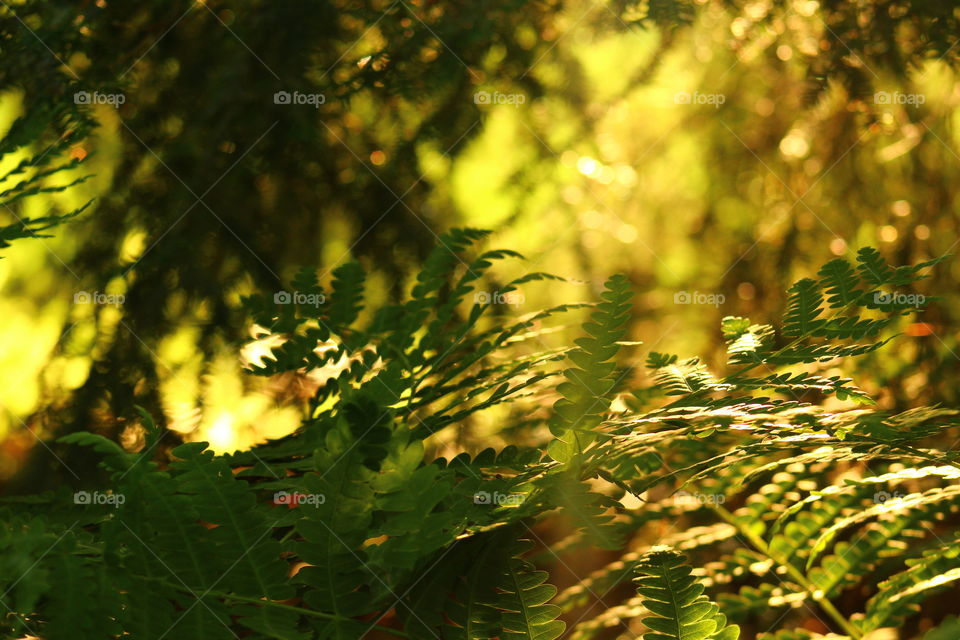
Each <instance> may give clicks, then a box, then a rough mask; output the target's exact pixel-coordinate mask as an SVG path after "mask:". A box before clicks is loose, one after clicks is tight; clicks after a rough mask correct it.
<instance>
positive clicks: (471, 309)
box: [0, 229, 960, 640]
mask: <svg viewBox="0 0 960 640" xmlns="http://www.w3.org/2000/svg"><path fill="white" fill-rule="evenodd" d="M485 237H486V233H485V232H482V231H477V230H472V229H459V230H454V231H451V232H450V233H449V234H446V235H445V236H444V237H443V238H441V244H440V246H439V247H438V248H437V249H436V250H435V251H434V252H433V253H432V254H431V256H430V258H429V259H428V260H427V261H426V263H425V265H424V268H423V271H422V272H421V273H420V275H419V276H418V278H417V280H416V283H415V284H414V286H413V288H412V291H411V293H410V295H409V296H408V297H406V298H405V299H403V300H401V301H398V302H390V303H387V304H385V305H383V306H381V307H380V308H378V309H367V308H366V306H365V300H364V295H363V289H364V274H363V271H362V269H360V267H359V266H358V265H355V264H350V265H347V266H343V267H340V268H338V269H337V270H336V271H335V272H334V273H333V282H332V287H331V290H330V292H329V293H328V292H327V291H325V290H324V289H323V288H322V283H321V282H320V280H319V279H318V278H317V277H316V275H315V274H314V273H313V272H311V271H308V270H305V271H302V272H301V273H300V274H299V275H298V276H297V278H296V279H295V282H294V283H293V287H295V290H296V291H298V292H300V293H301V294H304V295H310V296H316V298H315V300H321V296H322V302H320V303H319V304H287V303H285V302H284V301H283V300H282V299H276V300H275V299H273V298H271V296H266V297H263V296H255V297H253V298H251V299H249V300H248V301H247V302H248V305H249V308H250V310H251V314H252V315H253V319H254V320H255V321H256V322H257V324H258V325H259V326H261V327H264V328H265V330H266V331H267V332H269V335H270V337H271V339H272V340H273V341H274V342H276V343H278V346H276V347H275V348H274V349H273V352H272V357H267V358H265V360H264V361H263V362H261V363H259V364H255V365H254V366H253V367H252V372H253V373H255V374H257V375H276V374H284V373H289V372H304V371H306V372H311V373H323V374H324V376H325V382H324V383H323V384H322V385H321V386H320V388H319V389H318V390H317V393H316V395H315V397H314V398H313V399H312V401H311V402H310V403H309V405H308V406H307V407H306V408H305V411H306V415H305V418H304V421H303V424H302V426H301V427H300V428H299V429H298V430H297V431H296V432H294V433H293V434H291V435H289V436H286V437H283V438H279V439H277V440H272V441H268V442H265V443H263V444H261V445H258V446H256V447H254V448H252V449H249V450H246V451H238V452H234V453H232V454H228V455H215V454H214V453H212V452H211V451H209V450H208V448H207V445H206V443H188V444H184V445H182V446H180V447H177V448H175V449H173V451H172V452H171V456H170V458H171V459H170V460H168V461H165V462H163V463H158V462H155V461H153V460H152V456H153V450H152V447H153V445H155V444H157V443H158V442H159V440H160V438H161V436H162V429H161V428H160V427H158V426H157V425H156V424H154V423H153V421H152V419H150V417H149V416H148V415H146V414H145V413H141V418H142V419H143V422H144V428H145V431H146V434H145V436H146V437H145V440H146V442H147V443H149V444H148V446H147V447H145V448H144V449H143V450H142V451H140V452H128V451H126V450H124V449H123V448H121V447H120V446H119V445H117V444H116V443H114V442H113V441H111V440H110V439H108V438H105V437H103V436H101V435H98V434H91V433H77V434H71V435H69V436H67V437H65V438H63V439H62V443H63V444H64V445H66V446H82V447H86V448H90V449H92V450H93V451H95V452H96V453H97V454H98V455H99V456H100V457H101V460H102V467H103V469H104V473H105V476H104V478H106V480H101V481H100V484H99V485H97V486H93V484H91V483H93V482H94V481H93V480H92V479H84V480H85V481H86V482H87V484H86V485H85V488H84V489H83V490H82V491H84V492H86V493H78V494H76V496H77V497H73V499H71V498H72V497H71V496H70V495H69V494H62V493H61V494H41V495H37V496H24V497H21V498H19V499H16V500H11V501H9V502H8V504H7V505H6V506H5V507H3V516H4V517H3V521H2V522H3V524H2V525H0V550H2V553H0V562H2V563H3V565H2V568H3V569H4V571H3V572H2V574H0V575H2V578H0V589H3V590H6V592H7V595H6V596H5V601H6V602H7V604H8V606H9V608H10V611H11V613H10V615H8V616H5V617H4V618H3V619H2V624H3V625H4V628H3V632H4V633H5V634H7V635H9V636H12V637H16V636H17V635H18V634H19V635H23V634H25V633H29V634H30V635H35V636H38V637H43V638H49V639H50V640H59V639H60V638H71V639H72V638H78V639H80V640H83V639H85V638H103V637H111V638H119V637H125V636H126V635H129V636H130V637H136V638H152V639H154V640H159V639H160V638H162V637H165V636H166V635H168V634H175V635H176V637H182V638H187V639H190V638H230V637H232V636H234V635H242V636H243V637H247V638H253V639H259V638H283V639H288V640H300V639H306V638H318V639H332V640H353V639H356V638H362V637H364V636H366V635H367V634H369V633H372V632H376V633H378V634H381V635H388V636H389V635H394V636H397V637H406V638H437V639H439V638H447V639H451V640H480V639H485V640H491V639H494V638H517V639H527V640H554V639H556V638H559V637H561V636H563V635H564V634H565V633H567V634H568V636H569V637H570V638H575V639H586V638H594V637H599V636H600V635H601V634H602V633H604V630H606V629H609V628H610V627H611V626H615V625H617V624H621V625H624V626H627V625H633V626H639V625H642V626H643V627H645V628H646V630H647V631H646V632H645V635H644V638H645V640H670V639H675V640H734V639H735V638H737V637H738V634H739V628H738V625H750V628H756V627H757V626H762V627H763V628H767V629H773V628H774V627H779V629H777V630H776V631H775V634H774V635H772V636H771V637H772V638H776V640H812V639H814V638H818V637H820V636H817V635H815V634H812V633H810V632H807V631H804V630H802V629H801V628H800V627H801V624H802V618H800V616H799V614H798V613H797V612H798V611H799V610H800V609H801V608H802V609H803V610H809V611H813V612H814V615H816V616H817V617H818V618H820V619H821V620H823V621H824V624H825V626H827V627H828V628H829V629H830V631H831V632H832V634H833V635H828V636H823V637H826V638H863V637H864V636H865V635H866V634H867V633H869V632H872V631H874V630H876V629H879V628H882V627H889V626H901V627H902V626H904V625H907V624H910V621H911V620H912V619H913V618H914V617H915V616H916V614H917V613H918V612H920V611H922V610H923V609H922V608H923V606H924V605H925V603H927V602H929V601H930V599H931V597H932V596H935V595H936V594H939V593H942V592H943V591H944V590H946V589H950V588H952V587H953V586H955V584H956V581H957V579H958V578H960V562H958V554H960V545H958V544H957V533H958V530H957V528H956V527H955V525H954V523H953V522H952V521H951V519H950V516H951V514H952V513H953V512H954V511H955V510H956V508H957V506H958V504H957V503H958V501H960V490H958V486H960V485H958V484H957V483H956V481H957V480H960V464H958V461H957V454H955V453H953V452H951V451H950V450H949V448H948V445H947V446H945V445H944V444H943V443H944V442H951V441H952V440H951V438H949V437H947V436H949V435H951V431H950V430H952V429H954V428H955V425H956V415H957V412H956V411H954V410H950V409H944V408H936V407H933V408H931V407H926V408H925V407H916V408H914V409H910V410H908V411H903V412H899V413H895V412H891V411H887V410H882V409H879V408H877V407H876V406H875V405H872V404H870V402H871V400H870V398H869V396H868V395H867V394H866V393H865V392H864V391H862V390H861V389H859V388H858V387H856V386H854V384H853V382H852V381H851V380H850V379H848V378H845V377H842V376H840V375H838V374H836V373H832V372H831V371H832V370H833V369H836V367H837V366H838V359H839V357H841V356H842V355H844V354H847V355H851V354H853V355H855V354H858V353H865V352H868V351H871V350H874V349H877V348H879V346H880V345H882V344H883V343H884V342H886V341H888V340H889V339H890V338H891V337H892V336H891V335H889V334H890V333H891V332H892V331H893V329H894V328H895V327H894V323H895V321H896V320H897V318H900V317H902V316H903V315H904V314H906V313H910V312H912V311H915V310H917V309H916V308H915V307H919V306H921V305H915V306H910V307H909V308H906V307H903V306H900V305H896V304H884V303H874V300H876V299H877V298H875V294H876V293H877V292H878V291H883V290H885V289H884V288H892V287H906V286H909V285H910V284H912V283H913V282H915V281H917V280H918V279H919V278H920V277H922V276H921V275H920V271H921V268H919V267H910V268H906V269H905V268H902V267H900V268H893V267H888V266H886V265H885V263H883V262H882V260H880V259H879V257H878V255H877V254H876V253H875V252H872V251H861V253H860V254H859V258H858V261H859V265H860V266H859V267H854V266H853V265H851V264H849V263H846V262H843V261H837V260H835V261H833V262H832V263H830V264H829V265H828V266H826V267H824V269H823V270H821V272H820V279H818V280H814V279H806V280H801V282H800V283H798V284H797V285H795V286H794V287H793V288H792V289H791V291H792V293H791V296H790V300H789V302H788V310H787V313H786V315H785V319H784V323H783V326H782V327H781V328H780V329H779V330H778V329H776V328H775V327H773V326H770V325H757V324H754V323H752V322H751V321H750V320H749V319H746V318H732V317H731V318H726V319H724V320H723V323H722V327H721V330H722V333H723V336H724V338H725V340H726V341H727V344H728V347H729V348H728V358H727V363H726V368H727V370H725V371H716V372H715V371H713V370H711V368H710V367H708V366H707V364H706V362H705V361H701V360H699V359H696V358H691V359H687V360H680V359H679V357H678V356H676V355H672V354H661V353H650V354H649V355H648V357H647V371H648V372H649V373H648V374H647V375H648V377H649V380H647V381H646V383H643V382H638V381H637V380H635V379H634V378H635V377H639V375H640V374H639V372H637V373H635V372H634V371H633V370H632V369H631V368H630V367H629V365H628V363H623V362H621V361H620V360H621V358H622V357H623V356H622V354H621V347H623V346H624V345H626V344H631V343H628V342H627V341H626V340H625V338H626V337H627V336H628V330H627V324H628V318H629V316H630V305H629V298H630V294H629V287H628V285H627V283H626V281H625V279H623V278H619V277H615V278H611V279H610V280H609V281H608V282H607V286H606V289H605V290H604V292H603V294H602V296H601V300H602V301H601V302H600V304H598V305H568V306H558V307H556V308H553V309H547V310H544V311H537V312H533V313H530V314H528V315H526V316H523V317H521V318H519V319H516V320H504V317H503V316H502V315H495V314H496V312H498V311H501V310H499V309H497V308H496V305H495V304H490V300H489V299H488V296H489V292H488V291H486V290H485V289H484V288H483V286H484V285H483V284H482V283H483V282H484V281H485V280H486V279H487V278H488V277H489V270H490V268H491V267H492V266H493V264H494V263H496V262H498V261H501V260H503V259H506V258H518V257H520V256H518V255H517V254H515V253H513V252H509V251H486V252H482V253H479V254H478V255H473V254H474V249H473V247H474V245H475V244H476V243H478V242H479V241H481V240H483V239H484V238H485ZM931 264H933V261H931V262H929V263H927V265H926V266H930V265H931ZM547 279H552V278H551V277H550V276H547V275H545V274H539V273H534V274H530V275H527V276H521V277H519V278H516V279H514V280H512V281H510V282H508V283H507V285H506V286H505V287H503V288H501V289H500V291H501V292H507V293H509V292H513V291H515V290H517V288H518V287H520V286H526V285H528V284H531V285H534V286H535V284H536V282H537V281H542V280H547ZM582 310H588V311H589V316H588V318H587V320H586V322H585V324H584V327H583V331H584V334H585V337H584V338H582V339H580V340H578V341H577V342H576V345H575V347H574V348H572V349H564V348H553V349H551V348H547V347H546V346H545V345H544V344H543V343H542V342H539V341H540V339H541V338H543V337H545V336H546V332H547V331H548V330H549V327H548V326H547V325H548V324H549V323H550V322H551V321H552V320H553V319H554V318H555V316H557V315H559V314H561V313H568V312H572V313H577V312H580V311H582ZM841 327H842V329H843V330H840V328H841ZM561 360H565V362H561ZM561 377H562V380H560V378H561ZM644 384H646V386H644ZM627 394H630V396H628V395H627ZM621 399H625V400H624V401H623V402H617V400H621ZM548 400H552V401H553V411H552V412H551V411H548V410H545V409H544V407H546V406H549V402H548ZM481 417H482V418H488V417H492V418H494V419H495V420H498V421H503V422H505V423H506V424H508V425H513V424H514V423H516V425H517V426H512V427H511V428H512V429H513V431H511V433H512V435H513V436H514V437H515V439H516V441H517V442H518V443H522V444H517V445H511V446H507V447H503V448H501V449H499V450H498V449H494V448H486V449H482V450H481V447H480V446H478V445H479V444H480V442H477V441H472V440H470V438H469V437H467V438H466V439H465V440H464V441H463V442H464V443H465V444H464V446H458V447H455V448H453V449H452V451H451V449H450V448H446V449H444V448H443V444H442V443H443V442H444V436H449V435H450V434H451V433H452V432H453V431H455V430H462V431H463V432H465V433H468V432H469V430H470V427H471V426H472V425H473V421H474V420H477V419H478V418H481ZM503 431H504V432H505V431H506V429H503ZM471 449H475V450H479V452H478V453H472V452H471ZM441 451H443V452H445V453H446V452H449V453H447V454H446V455H441V454H440V452H441ZM628 494H633V495H632V496H630V495H628ZM84 496H86V497H85V498H84ZM546 526H552V527H556V528H560V529H564V528H565V530H567V531H569V532H570V535H569V536H568V537H566V538H565V539H562V540H559V541H553V540H551V541H550V542H545V541H544V540H543V539H542V538H541V536H540V535H538V533H537V531H538V530H540V528H541V527H546ZM648 527H650V528H655V529H656V528H658V527H659V528H661V529H660V530H661V531H662V530H663V529H662V528H664V527H669V530H667V532H666V534H665V535H664V537H663V539H662V540H661V542H662V543H663V544H665V545H669V547H670V548H653V549H650V548H647V547H645V546H644V545H643V544H642V540H644V539H647V538H646V537H645V535H644V534H645V533H646V532H647V531H648ZM661 535H662V534H661ZM594 547H596V548H602V549H605V550H607V553H609V554H610V555H609V558H611V560H610V561H609V562H608V563H607V564H605V565H604V566H602V567H601V568H599V569H598V570H597V571H595V572H593V573H592V574H591V575H589V576H586V577H584V578H583V579H581V580H580V581H579V583H578V584H577V585H575V586H572V587H570V588H568V589H566V590H565V591H564V592H563V593H561V594H559V595H557V593H556V589H555V588H554V587H553V586H551V585H550V584H549V579H550V578H551V573H552V570H554V569H556V568H557V566H558V565H557V562H560V563H564V561H563V558H564V557H569V556H570V555H571V554H576V553H581V552H582V551H583V550H585V549H589V548H594ZM673 549H677V551H673ZM680 551H682V552H683V554H686V556H687V557H690V558H692V559H693V568H691V566H689V565H688V564H687V563H686V559H685V557H684V556H683V555H681V554H680V553H679V552H680ZM634 575H637V576H638V578H637V585H638V588H637V592H638V594H639V595H638V596H633V597H628V599H627V600H625V601H623V602H619V603H617V602H616V597H617V596H616V595H607V594H617V593H622V592H623V590H622V589H620V587H622V586H626V585H628V584H629V581H630V578H631V577H632V576H634ZM597 593H602V594H604V601H605V602H607V603H608V604H609V605H611V606H607V607H606V608H605V609H604V610H602V611H600V612H593V614H592V615H589V614H585V613H583V612H581V613H580V614H577V612H578V611H582V610H583V609H584V608H585V607H588V606H589V605H590V603H591V602H592V599H593V598H597V599H599V598H598V596H597V595H596V594H597ZM851 594H863V596H861V597H860V598H859V599H858V598H856V597H851ZM864 596H865V597H864ZM564 615H566V616H569V618H568V620H572V621H573V624H572V625H571V628H570V629H569V631H567V628H566V622H567V620H561V619H560V618H561V616H564ZM577 615H579V617H577ZM941 617H943V616H941ZM937 621H938V622H941V623H942V625H943V628H944V629H946V630H949V629H950V624H951V622H950V621H949V620H946V619H944V620H937ZM931 633H932V632H931ZM943 633H948V631H944V632H943ZM840 634H842V635H840ZM933 637H934V638H936V636H935V635H934V636H933Z"/></svg>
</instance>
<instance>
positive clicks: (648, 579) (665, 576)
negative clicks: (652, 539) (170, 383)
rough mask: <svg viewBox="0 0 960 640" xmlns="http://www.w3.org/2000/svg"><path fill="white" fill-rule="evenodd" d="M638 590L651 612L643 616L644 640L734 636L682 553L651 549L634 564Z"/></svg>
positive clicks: (726, 639)
mask: <svg viewBox="0 0 960 640" xmlns="http://www.w3.org/2000/svg"><path fill="white" fill-rule="evenodd" d="M637 572H638V577H637V579H636V582H637V593H638V594H639V595H640V596H641V597H642V598H643V606H645V607H646V608H647V609H648V610H649V611H650V612H651V613H653V614H654V615H653V616H650V617H648V618H644V619H643V621H642V622H643V624H644V625H646V626H647V627H648V628H649V629H651V632H649V633H645V634H644V636H643V637H644V640H736V639H737V638H739V637H740V628H739V627H738V626H737V625H727V619H726V616H724V615H723V614H722V613H720V608H719V607H718V606H717V605H716V604H714V603H712V602H710V600H708V599H707V597H706V596H705V595H703V585H701V584H699V583H698V582H697V580H696V578H694V577H693V576H692V575H691V569H690V567H688V566H687V565H685V564H684V557H683V556H682V555H680V554H678V553H676V552H675V551H672V550H671V549H669V548H667V547H662V548H654V549H651V550H650V551H649V552H648V553H647V554H646V555H645V556H644V557H643V558H642V559H641V560H640V563H639V565H638V567H637Z"/></svg>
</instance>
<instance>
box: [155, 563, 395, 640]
mask: <svg viewBox="0 0 960 640" xmlns="http://www.w3.org/2000/svg"><path fill="white" fill-rule="evenodd" d="M146 579H147V580H154V581H156V582H161V583H163V584H164V585H166V586H168V587H170V588H171V589H176V590H177V591H181V592H183V593H189V594H191V595H196V594H195V592H194V591H192V590H191V589H190V587H188V586H185V585H178V584H174V583H172V582H168V581H166V580H164V579H163V578H146ZM204 594H205V595H211V596H214V597H217V598H223V599H224V600H237V601H238V602H249V603H251V604H257V605H260V606H264V607H272V608H274V609H280V610H281V611H289V612H290V613H296V614H298V615H301V616H313V617H314V618H326V619H327V620H343V621H345V622H362V621H358V620H355V619H353V618H345V617H343V616H338V615H334V614H332V613H324V612H323V611H314V610H313V609H304V608H303V607H296V606H294V605H292V604H283V603H282V602H273V601H272V600H262V599H260V598H251V597H249V596H240V595H237V594H235V593H225V592H223V591H213V590H206V591H204ZM370 629H371V630H373V629H376V630H377V631H382V632H383V633H389V634H391V635H394V636H397V637H398V638H409V637H410V634H408V633H407V632H405V631H401V630H400V629H393V628H391V627H384V626H382V625H379V624H374V625H371V627H370Z"/></svg>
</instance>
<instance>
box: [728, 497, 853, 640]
mask: <svg viewBox="0 0 960 640" xmlns="http://www.w3.org/2000/svg"><path fill="white" fill-rule="evenodd" d="M710 507H711V508H712V509H713V510H714V511H715V512H716V513H717V514H719V515H720V517H721V518H723V519H724V520H725V521H726V522H728V523H729V524H731V525H733V526H734V527H736V528H737V531H738V532H739V533H740V535H742V536H743V537H744V538H746V539H747V540H748V541H749V542H750V544H752V545H753V546H754V548H756V550H757V551H759V552H760V553H762V554H763V555H765V556H767V557H768V558H770V559H771V560H772V561H774V562H775V563H777V564H778V565H780V566H781V567H783V568H784V569H785V570H786V571H787V573H788V574H789V575H790V577H791V578H793V580H794V581H795V582H796V583H797V584H799V585H800V586H801V587H802V588H803V590H804V591H806V592H807V595H808V596H809V597H810V598H811V599H812V600H813V601H814V602H816V603H817V604H818V605H820V608H821V609H823V611H824V612H826V614H827V615H828V616H830V618H832V619H833V621H834V622H836V623H837V625H838V626H839V627H840V628H841V629H843V632H844V633H845V634H847V635H848V636H850V637H851V638H853V640H861V638H863V634H861V633H860V630H859V629H857V628H856V627H855V626H854V625H852V624H850V622H849V621H848V620H847V619H846V618H845V617H844V615H843V614H842V613H840V611H839V610H838V609H837V608H836V607H835V606H833V603H832V602H830V599H829V598H827V597H826V596H825V595H824V594H823V592H822V591H821V590H820V589H818V588H817V587H816V585H814V584H813V583H812V582H810V581H809V580H808V579H807V576H805V575H804V574H803V572H802V571H800V570H799V569H797V568H796V567H795V566H793V564H792V563H791V562H787V561H784V560H783V559H782V558H780V557H778V555H779V554H774V553H773V552H772V551H771V550H770V547H769V546H768V545H767V543H766V542H764V540H763V538H761V537H760V536H758V535H757V534H756V533H754V532H753V531H751V530H750V529H749V528H747V527H744V526H743V525H742V524H741V523H740V522H739V521H738V520H737V518H735V517H734V515H733V514H732V513H730V512H729V511H727V510H726V509H725V508H723V507H722V506H720V505H715V504H714V505H710Z"/></svg>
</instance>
